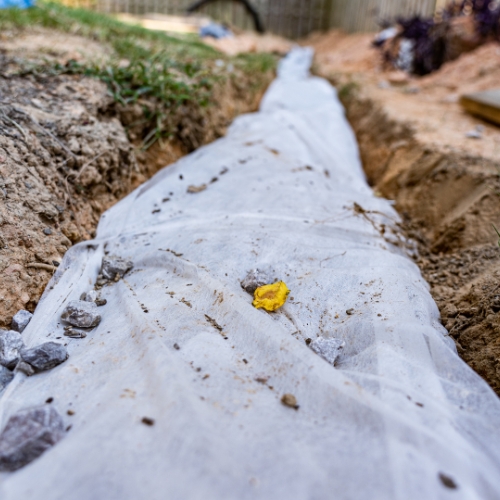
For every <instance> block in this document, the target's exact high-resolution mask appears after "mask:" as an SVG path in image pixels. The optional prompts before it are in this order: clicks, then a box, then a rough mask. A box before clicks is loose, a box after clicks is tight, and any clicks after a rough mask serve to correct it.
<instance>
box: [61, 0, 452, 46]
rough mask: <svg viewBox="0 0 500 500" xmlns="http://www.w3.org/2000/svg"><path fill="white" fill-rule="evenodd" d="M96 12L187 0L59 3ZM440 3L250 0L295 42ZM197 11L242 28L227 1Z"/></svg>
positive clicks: (165, 7) (154, 8)
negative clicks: (296, 39) (313, 32)
mask: <svg viewBox="0 0 500 500" xmlns="http://www.w3.org/2000/svg"><path fill="white" fill-rule="evenodd" d="M60 1H61V2H62V3H64V4H66V5H71V6H79V7H87V8H92V9H95V10H98V11H101V12H110V13H130V14H138V15H141V14H150V13H162V14H174V15H184V14H185V12H186V8H187V7H188V5H189V4H190V3H191V1H190V0H60ZM442 3H443V0H253V4H254V5H255V6H256V8H257V9H258V11H259V12H260V13H261V16H262V20H263V22H264V25H265V27H266V28H267V29H268V30H269V31H271V32H273V33H277V34H279V35H283V36H288V37H291V38H299V37H303V36H305V35H307V34H309V33H310V32H312V31H319V30H327V29H329V28H341V29H343V30H345V31H347V32H356V31H375V30H377V29H378V28H379V24H380V22H381V21H393V20H394V19H396V18H397V17H399V16H404V17H407V16H411V15H421V16H427V17H430V16H432V15H434V12H435V11H436V6H437V5H442ZM203 12H204V13H206V14H208V15H210V16H212V17H213V18H214V19H216V20H220V21H225V22H232V23H233V24H234V25H235V26H238V27H240V28H243V29H248V28H249V27H250V26H252V24H251V20H250V17H249V15H248V13H246V11H245V10H244V8H243V7H242V6H241V5H236V4H235V2H233V1H232V0H217V1H216V2H215V3H214V4H212V5H208V6H206V7H205V8H204V9H203Z"/></svg>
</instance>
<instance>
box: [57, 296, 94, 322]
mask: <svg viewBox="0 0 500 500" xmlns="http://www.w3.org/2000/svg"><path fill="white" fill-rule="evenodd" d="M61 319H62V320H64V321H66V323H69V324H70V325H72V326H76V327H78V328H94V327H96V326H97V325H98V324H99V323H100V321H101V315H100V314H99V312H98V310H97V305H96V304H95V303H94V302H87V301H85V300H72V301H70V302H69V303H68V305H67V306H66V307H65V308H64V311H63V312H62V314H61Z"/></svg>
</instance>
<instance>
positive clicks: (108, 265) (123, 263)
mask: <svg viewBox="0 0 500 500" xmlns="http://www.w3.org/2000/svg"><path fill="white" fill-rule="evenodd" d="M133 267H134V264H133V263H132V262H130V261H129V260H125V259H122V258H121V257H117V256H116V255H112V256H109V255H107V256H105V257H103V259H102V267H101V274H102V276H103V277H104V278H105V279H107V280H116V279H117V278H118V279H119V278H123V276H125V274H126V273H127V272H128V271H130V270H131V269H132V268H133Z"/></svg>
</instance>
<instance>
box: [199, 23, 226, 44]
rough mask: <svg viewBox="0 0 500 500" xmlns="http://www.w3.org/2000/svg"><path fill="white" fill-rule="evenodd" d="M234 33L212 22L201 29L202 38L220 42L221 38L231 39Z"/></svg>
mask: <svg viewBox="0 0 500 500" xmlns="http://www.w3.org/2000/svg"><path fill="white" fill-rule="evenodd" d="M232 36H233V32H232V31H231V30H230V29H229V28H227V27H226V26H224V25H223V24H219V23H214V22H211V23H210V24H207V25H205V26H202V27H201V28H200V37H201V38H205V37H211V38H215V39H216V40H219V39H221V38H231V37H232Z"/></svg>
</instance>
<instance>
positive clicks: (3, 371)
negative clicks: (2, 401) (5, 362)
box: [0, 365, 14, 391]
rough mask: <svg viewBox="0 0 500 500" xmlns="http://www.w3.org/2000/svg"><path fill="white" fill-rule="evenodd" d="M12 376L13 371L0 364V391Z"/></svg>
mask: <svg viewBox="0 0 500 500" xmlns="http://www.w3.org/2000/svg"><path fill="white" fill-rule="evenodd" d="M13 378H14V372H12V371H11V370H9V369H8V368H6V367H5V366H1V365H0V391H3V390H4V389H5V387H6V386H7V385H8V384H9V383H10V382H11V381H12V379H13Z"/></svg>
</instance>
